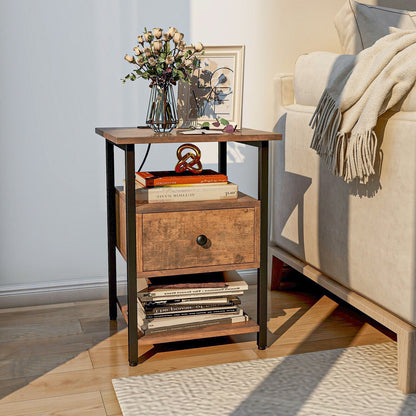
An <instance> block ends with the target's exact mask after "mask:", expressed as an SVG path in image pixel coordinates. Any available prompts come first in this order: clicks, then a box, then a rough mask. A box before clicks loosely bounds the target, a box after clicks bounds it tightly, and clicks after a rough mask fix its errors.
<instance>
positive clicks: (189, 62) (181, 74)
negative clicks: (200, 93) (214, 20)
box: [122, 27, 204, 86]
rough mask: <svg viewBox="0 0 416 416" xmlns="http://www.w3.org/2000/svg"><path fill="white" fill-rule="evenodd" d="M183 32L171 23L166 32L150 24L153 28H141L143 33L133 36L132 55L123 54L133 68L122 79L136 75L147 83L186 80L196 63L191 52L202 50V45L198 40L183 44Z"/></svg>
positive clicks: (130, 78)
mask: <svg viewBox="0 0 416 416" xmlns="http://www.w3.org/2000/svg"><path fill="white" fill-rule="evenodd" d="M183 36H184V35H183V33H180V32H179V31H178V30H177V29H176V28H174V27H170V28H169V30H168V31H166V32H163V29H161V28H154V29H153V31H148V30H147V29H146V28H145V29H144V33H143V35H139V36H138V37H137V39H138V45H137V46H135V47H134V48H133V50H134V53H135V55H134V56H132V55H125V56H124V59H125V60H126V61H127V62H129V63H131V64H133V65H135V66H136V68H135V69H134V70H133V71H132V72H131V73H130V74H128V75H126V76H125V77H124V79H123V80H122V81H123V83H125V82H126V81H127V80H130V81H135V80H136V79H137V78H143V79H149V80H151V84H150V86H153V84H169V83H170V84H173V85H175V84H176V82H177V81H179V80H181V81H189V79H190V75H191V73H192V72H193V71H194V69H196V68H199V65H200V61H199V59H198V58H197V57H196V55H195V54H196V53H198V54H203V53H204V52H203V49H204V46H203V45H202V43H201V42H198V43H197V44H196V45H191V46H190V47H189V48H187V46H186V42H185V41H184V40H183ZM185 48H187V50H186V51H185Z"/></svg>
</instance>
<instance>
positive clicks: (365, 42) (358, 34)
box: [334, 0, 416, 55]
mask: <svg viewBox="0 0 416 416" xmlns="http://www.w3.org/2000/svg"><path fill="white" fill-rule="evenodd" d="M414 3H415V2H414V1H411V2H409V5H411V6H415V9H416V5H415V4H414ZM334 23H335V27H336V29H337V32H338V36H339V39H340V42H341V46H342V51H343V52H344V53H346V54H352V55H355V54H357V53H358V52H360V51H362V50H363V49H365V48H368V47H369V46H371V45H373V44H374V42H376V41H377V40H378V39H380V38H381V37H383V36H385V35H388V34H389V27H396V28H399V29H403V30H415V29H416V11H407V10H398V9H390V8H387V7H380V6H373V5H369V4H362V3H358V2H356V1H354V0H347V2H346V3H345V4H344V6H343V7H342V8H341V10H340V11H339V12H338V14H337V15H336V16H335V19H334Z"/></svg>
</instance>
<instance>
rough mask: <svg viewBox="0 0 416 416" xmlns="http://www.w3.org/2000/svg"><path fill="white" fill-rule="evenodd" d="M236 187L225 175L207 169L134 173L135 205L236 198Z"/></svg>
mask: <svg viewBox="0 0 416 416" xmlns="http://www.w3.org/2000/svg"><path fill="white" fill-rule="evenodd" d="M237 195H238V187H237V185H236V184H234V183H231V182H228V177H227V175H224V174H222V173H218V172H216V171H214V170H211V169H204V170H203V171H202V172H201V173H192V172H189V171H185V172H181V173H177V172H175V171H153V172H136V201H137V202H143V203H145V202H147V203H153V202H184V201H207V200H215V199H236V198H237Z"/></svg>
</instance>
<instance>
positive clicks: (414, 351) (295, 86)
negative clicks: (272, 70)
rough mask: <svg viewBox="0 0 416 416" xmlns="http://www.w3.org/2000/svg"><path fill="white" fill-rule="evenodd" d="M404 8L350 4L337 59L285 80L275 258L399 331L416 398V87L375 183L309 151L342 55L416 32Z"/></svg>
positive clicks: (413, 6) (274, 263)
mask: <svg viewBox="0 0 416 416" xmlns="http://www.w3.org/2000/svg"><path fill="white" fill-rule="evenodd" d="M390 3H393V4H395V5H396V4H397V3H396V2H390ZM399 3H400V4H401V5H402V6H403V7H402V8H401V9H392V8H386V7H380V6H378V5H374V4H372V5H370V4H364V3H357V2H355V1H353V0H348V1H347V2H346V3H344V5H343V7H342V8H341V9H340V10H339V12H338V13H337V14H336V16H334V22H333V23H334V24H335V26H336V29H337V32H338V36H339V44H340V45H339V50H338V51H337V52H338V53H335V52H334V51H332V52H327V51H314V52H311V53H308V54H303V55H301V56H299V58H298V59H297V61H296V64H295V67H294V71H293V74H278V75H277V76H276V79H275V96H276V127H275V131H277V132H279V133H282V135H283V140H282V141H281V142H278V143H275V144H273V150H272V158H273V159H272V163H271V169H272V172H271V178H272V180H271V218H270V222H271V230H270V253H269V259H270V267H271V268H272V270H271V274H272V276H273V279H275V280H276V279H277V280H278V279H279V275H278V271H277V270H279V268H281V265H282V264H288V265H289V266H291V267H293V268H295V269H297V270H298V271H300V272H302V273H303V274H304V275H305V276H307V277H309V278H311V279H313V280H314V281H316V282H317V283H318V284H321V285H322V286H324V287H325V288H326V289H328V290H330V291H331V292H333V293H334V294H335V295H337V296H339V297H340V298H342V299H343V300H345V301H347V302H349V303H350V304H352V305H353V306H354V307H356V308H358V309H360V310H361V311H362V312H364V313H366V314H368V315H369V316H371V317H372V318H373V319H375V320H376V321H378V322H380V323H381V324H383V325H385V326H386V327H388V328H390V329H391V330H392V331H394V332H396V334H397V343H398V370H399V375H398V377H399V388H400V389H401V390H402V391H404V392H406V393H409V392H416V86H414V87H413V89H412V90H411V91H410V92H409V93H408V95H407V96H406V97H405V99H404V100H402V101H401V102H400V103H399V104H398V105H397V106H395V107H394V108H393V109H392V110H390V111H388V112H387V113H384V114H383V115H382V116H380V117H379V119H378V124H377V126H376V129H375V132H376V134H377V137H378V147H377V156H376V162H375V171H376V173H375V174H374V175H372V176H371V177H370V180H369V181H368V183H366V184H362V183H360V182H359V181H353V182H352V183H346V182H345V181H344V180H343V179H342V178H340V177H337V176H334V175H333V174H332V173H331V172H330V171H329V169H328V168H327V166H326V165H325V163H324V162H323V161H322V160H321V159H320V157H319V156H318V155H317V154H316V152H315V151H314V150H312V149H311V148H310V144H311V139H312V135H313V130H312V128H311V127H310V125H309V122H310V120H311V117H312V115H313V113H314V111H315V108H316V106H317V104H318V101H319V99H320V97H321V95H322V92H323V91H324V89H325V86H326V84H327V81H328V78H329V75H330V72H331V69H332V67H333V65H334V62H335V61H336V60H337V59H338V58H339V55H340V54H357V53H359V52H360V51H361V50H363V49H365V48H368V47H370V46H371V45H372V44H373V43H374V42H375V41H376V40H377V39H379V38H381V37H382V36H385V35H386V34H388V33H389V27H397V28H399V29H404V30H416V11H411V10H416V1H415V0H412V1H407V2H403V1H402V2H399ZM328 23H329V22H328ZM333 23H332V22H331V24H333ZM271 284H272V286H274V287H276V286H278V282H277V283H276V281H274V282H273V281H272V283H271Z"/></svg>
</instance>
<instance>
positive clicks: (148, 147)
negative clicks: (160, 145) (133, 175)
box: [137, 143, 152, 172]
mask: <svg viewBox="0 0 416 416" xmlns="http://www.w3.org/2000/svg"><path fill="white" fill-rule="evenodd" d="M151 144H152V143H149V144H148V145H147V150H146V154H145V155H144V158H143V160H142V163H141V165H140V167H139V170H138V171H137V172H141V170H142V167H143V165H144V163H145V162H146V159H147V156H148V155H149V150H150V145H151Z"/></svg>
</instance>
